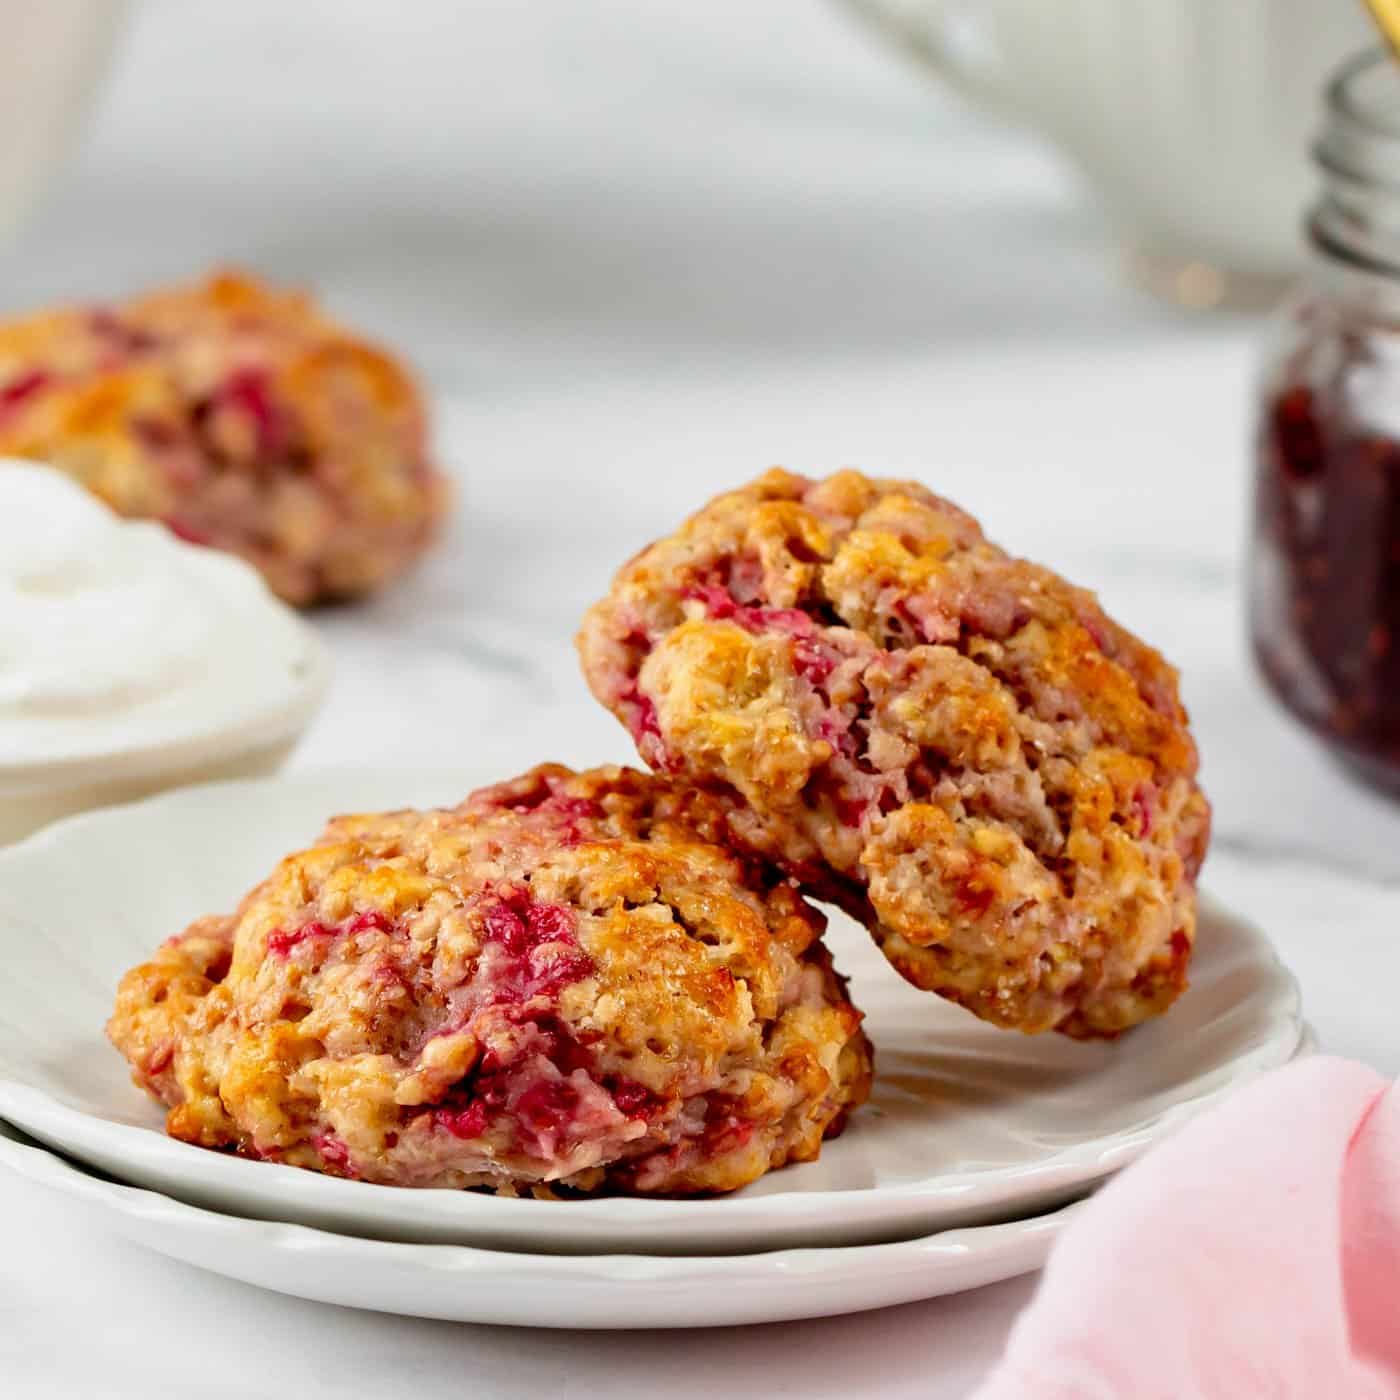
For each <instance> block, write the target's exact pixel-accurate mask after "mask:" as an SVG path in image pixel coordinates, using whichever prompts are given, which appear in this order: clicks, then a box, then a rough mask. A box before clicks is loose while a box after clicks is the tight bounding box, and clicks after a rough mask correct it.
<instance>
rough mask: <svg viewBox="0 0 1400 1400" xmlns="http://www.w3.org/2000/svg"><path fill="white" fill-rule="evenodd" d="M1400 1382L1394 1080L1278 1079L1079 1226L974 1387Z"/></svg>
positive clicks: (1354, 1392) (1221, 1109) (1346, 1065)
mask: <svg viewBox="0 0 1400 1400" xmlns="http://www.w3.org/2000/svg"><path fill="white" fill-rule="evenodd" d="M1197 1396H1199V1397H1206V1400H1215V1397H1220V1400H1250V1397H1254V1396H1266V1397H1289V1400H1292V1397H1295V1396H1296V1397H1299V1400H1334V1397H1335V1400H1372V1397H1386V1398H1387V1400H1390V1397H1400V1088H1397V1087H1396V1086H1394V1085H1392V1084H1391V1083H1390V1082H1389V1081H1388V1080H1385V1079H1383V1078H1382V1077H1381V1076H1380V1075H1378V1074H1377V1073H1376V1072H1375V1071H1374V1070H1371V1069H1367V1068H1366V1067H1365V1066H1364V1065H1360V1064H1356V1063H1354V1062H1352V1061H1349V1060H1339V1059H1333V1058H1328V1057H1322V1056H1319V1057H1316V1058H1312V1059H1307V1060H1302V1061H1300V1062H1298V1063H1297V1064H1293V1065H1290V1066H1289V1067H1287V1068H1286V1069H1282V1070H1278V1071H1276V1072H1274V1073H1272V1074H1269V1075H1266V1076H1265V1077H1264V1078H1262V1079H1261V1080H1259V1081H1258V1082H1257V1083H1255V1084H1253V1085H1251V1086H1249V1087H1248V1088H1247V1089H1244V1090H1243V1091H1241V1092H1240V1093H1239V1094H1237V1095H1235V1096H1233V1097H1232V1098H1230V1100H1229V1101H1228V1102H1226V1103H1224V1104H1221V1105H1220V1106H1218V1107H1217V1108H1215V1109H1213V1110H1211V1111H1210V1112H1208V1113H1206V1114H1203V1115H1202V1116H1201V1117H1200V1118H1199V1119H1197V1120H1196V1121H1194V1122H1193V1123H1191V1124H1190V1125H1189V1126H1188V1127H1187V1128H1185V1129H1184V1130H1183V1131H1182V1132H1181V1133H1180V1134H1178V1135H1177V1136H1176V1137H1173V1138H1172V1139H1171V1140H1169V1141H1168V1142H1166V1143H1164V1144H1163V1145H1162V1146H1160V1147H1158V1148H1155V1149H1154V1150H1153V1151H1152V1152H1150V1153H1148V1154H1147V1156H1146V1157H1144V1158H1143V1159H1142V1160H1141V1161H1140V1162H1138V1163H1136V1164H1135V1165H1134V1166H1132V1167H1130V1168H1129V1169H1128V1170H1127V1171H1125V1172H1123V1173H1122V1175H1121V1176H1119V1177H1117V1178H1116V1179H1115V1180H1113V1181H1112V1182H1110V1183H1109V1184H1108V1185H1107V1186H1106V1187H1104V1189H1103V1190H1102V1191H1100V1192H1099V1193H1098V1195H1097V1196H1095V1197H1094V1199H1093V1200H1092V1201H1090V1202H1089V1203H1088V1204H1087V1205H1086V1206H1085V1207H1084V1208H1083V1210H1082V1212H1081V1213H1080V1214H1079V1215H1078V1217H1077V1218H1076V1219H1075V1220H1074V1221H1073V1222H1072V1223H1071V1224H1070V1226H1069V1227H1068V1228H1067V1229H1066V1231H1065V1233H1064V1235H1063V1236H1062V1237H1061V1238H1060V1240H1059V1242H1058V1243H1057V1244H1056V1246H1055V1249H1054V1251H1053V1253H1052V1254H1051V1257H1050V1262H1049V1264H1048V1265H1047V1266H1046V1270H1045V1274H1044V1277H1043V1279H1042V1281H1041V1286H1040V1289H1039V1291H1038V1292H1037V1294H1036V1296H1035V1299H1034V1301H1033V1302H1032V1303H1031V1305H1030V1306H1029V1307H1028V1308H1027V1310H1026V1311H1025V1313H1024V1314H1022V1316H1021V1318H1020V1319H1019V1321H1018V1322H1017V1324H1016V1327H1015V1328H1014V1330H1013V1331H1012V1334H1011V1339H1010V1341H1009V1343H1008V1345H1007V1350H1006V1355H1005V1357H1004V1359H1003V1360H1002V1362H1001V1364H1000V1366H999V1367H998V1368H997V1370H996V1371H994V1372H993V1373H992V1375H991V1377H990V1378H989V1379H988V1380H987V1381H986V1382H985V1383H984V1385H983V1386H982V1388H981V1389H980V1390H978V1391H977V1393H976V1397H975V1400H1026V1397H1034V1400H1070V1397H1073V1400H1100V1397H1102V1398H1103V1400H1120V1398H1121V1397H1128V1398H1129V1400H1158V1397H1161V1400H1191V1397H1197Z"/></svg>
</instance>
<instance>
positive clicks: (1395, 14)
mask: <svg viewBox="0 0 1400 1400" xmlns="http://www.w3.org/2000/svg"><path fill="white" fill-rule="evenodd" d="M1366 8H1367V9H1369V10H1370V11H1371V18H1372V19H1374V20H1375V21H1376V23H1377V24H1378V25H1379V26H1380V30H1381V33H1382V34H1384V35H1385V38H1386V43H1388V44H1389V45H1390V47H1391V51H1392V52H1393V53H1395V54H1396V55H1397V56H1400V0H1366Z"/></svg>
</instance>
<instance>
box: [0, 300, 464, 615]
mask: <svg viewBox="0 0 1400 1400" xmlns="http://www.w3.org/2000/svg"><path fill="white" fill-rule="evenodd" d="M425 423H426V420H425V413H424V408H423V402H422V399H421V397H420V396H419V393H418V390H417V388H416V387H415V385H414V382H413V380H412V378H411V377H410V376H409V374H408V372H407V371H406V370H405V369H404V368H403V367H402V366H401V365H400V364H398V363H397V362H396V361H395V360H394V359H392V358H391V357H390V356H389V355H388V354H386V353H385V352H384V351H383V350H380V349H376V348H375V347H373V346H370V345H366V344H364V343H363V342H361V341H359V340H357V339H355V338H354V337H353V336H351V335H350V334H349V333H347V332H346V331H345V330H343V329H342V328H341V327H339V326H337V325H336V324H335V323H334V322H332V321H330V320H328V319H327V318H326V317H325V316H323V315H322V314H321V313H320V311H319V310H318V309H317V308H316V306H315V305H314V304H313V303H312V302H311V300H310V299H309V298H308V297H306V296H302V295H298V294H295V293H288V292H279V291H274V290H272V289H270V288H268V287H265V286H263V285H261V284H259V283H258V282H255V281H252V280H249V279H247V278H244V277H240V276H234V275H222V276H216V277H214V278H212V279H211V280H209V281H208V282H206V283H204V284H203V285H201V286H196V287H190V288H180V289H176V290H173V291H166V292H160V293H156V294H154V295H151V296H146V297H142V298H139V299H137V300H135V301H130V302H127V303H125V304H123V305H120V306H113V307H93V308H83V309H78V308H73V309H66V310H61V311H54V312H48V313H44V314H41V315H36V316H33V317H29V318H27V319H25V320H20V321H13V322H10V323H8V324H0V456H9V457H25V458H31V459H34V460H37V461H42V462H47V463H50V464H51V465H53V466H55V467H58V468H59V469H61V470H62V471H65V472H67V473H68V474H69V475H70V476H73V477H74V478H76V479H77V480H78V481H80V482H81V483H82V484H83V485H84V486H86V487H88V488H89V489H90V490H92V491H93V492H95V493H96V494H97V495H98V496H100V497H101V498H102V499H103V500H105V501H106V502H107V504H108V505H110V506H111V507H112V508H113V509H114V510H116V511H117V512H118V513H120V514H122V515H128V516H140V517H152V518H155V519H159V520H163V521H165V522H166V524H168V525H169V526H170V528H171V529H172V530H174V531H175V532H176V533H177V534H179V535H181V536H183V537H184V538H186V539H189V540H192V541H195V542H196V543H200V544H207V545H212V546H214V547H216V548H219V549H226V550H230V551H232V552H233V553H235V554H239V555H242V556H243V558H245V559H247V560H248V561H249V562H250V563H252V564H254V565H255V566H256V567H257V568H259V569H260V570H261V571H262V573H263V575H264V577H266V579H267V581H268V583H269V584H270V585H271V586H272V588H273V590H274V591H275V592H277V593H278V594H280V595H281V596H282V597H283V598H285V599H286V600H287V601H288V602H291V603H296V604H307V603H313V602H317V601H320V600H323V599H332V598H341V597H350V596H353V595H356V594H360V593H365V592H368V591H369V590H371V589H373V588H375V587H377V586H378V585H379V584H381V583H383V582H384V581H385V580H387V579H389V578H391V577H393V576H394V575H395V574H397V573H399V572H400V571H401V570H402V569H404V568H405V567H406V566H407V565H408V564H409V563H410V562H411V561H412V560H413V559H414V558H416V557H417V555H419V554H420V553H421V552H422V551H423V550H424V549H425V548H426V546H427V544H428V543H429V541H430V540H431V538H432V535H433V532H434V528H435V525H436V523H437V521H438V518H439V517H440V515H441V514H442V512H443V509H444V506H445V502H446V491H445V487H444V482H443V478H442V477H441V476H440V475H439V474H438V473H437V472H436V471H435V470H434V468H433V466H432V465H431V463H430V462H429V460H428V456H427V446H426V425H425Z"/></svg>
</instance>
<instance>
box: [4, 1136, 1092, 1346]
mask: <svg viewBox="0 0 1400 1400" xmlns="http://www.w3.org/2000/svg"><path fill="white" fill-rule="evenodd" d="M0 1165H4V1166H6V1167H9V1168H12V1169H13V1170H14V1171H16V1172H18V1173H19V1174H20V1175H21V1176H24V1177H27V1178H28V1179H29V1180H30V1181H32V1182H34V1183H35V1184H37V1185H38V1186H40V1187H42V1188H43V1189H45V1190H48V1191H53V1192H55V1193H57V1194H59V1195H61V1196H62V1197H63V1198H64V1200H65V1201H66V1202H67V1203H68V1204H69V1205H70V1206H71V1207H73V1208H74V1209H75V1210H76V1211H77V1212H78V1214H79V1216H80V1218H82V1219H83V1220H84V1221H85V1222H86V1223H88V1224H90V1225H92V1226H93V1227H95V1228H100V1229H107V1230H112V1231H115V1232H116V1233H117V1234H119V1235H121V1236H123V1237H124V1238H126V1239H129V1240H131V1241H133V1242H134V1243H136V1244H141V1245H145V1246H146V1247H147V1248H148V1249H153V1250H155V1251H156V1252H157V1253H159V1254H164V1255H168V1256H169V1257H170V1258H172V1259H180V1260H183V1261H184V1262H185V1263H187V1264H193V1265H195V1266H196V1267H197V1268H201V1269H208V1270H209V1271H210V1272H211V1273H216V1274H223V1275H225V1276H226V1277H228V1278H234V1279H238V1280H240V1281H241V1282H243V1283H252V1284H256V1285H258V1286H259V1287H261V1288H270V1289H272V1290H274V1291H275V1292H278V1293H290V1294H291V1295H292V1296H293V1297H297V1298H310V1299H311V1300H312V1301H314V1302H318V1303H336V1304H340V1305H341V1306H344V1307H351V1308H372V1309H374V1310H375V1311H377V1312H393V1313H402V1314H405V1315H407V1316H411V1317H436V1318H447V1319H450V1320H452V1321H454V1322H491V1323H503V1324H507V1325H512V1326H518V1327H588V1328H636V1327H728V1326H733V1325H736V1324H739V1323H748V1322H788V1321H791V1320H793V1319H795V1318H804V1317H835V1316H837V1315H838V1314H841V1313H853V1312H864V1311H866V1310H868V1309H870V1308H882V1307H889V1306H891V1305H893V1304H895V1303H911V1302H915V1301H917V1300H919V1299H922V1298H937V1297H940V1296H942V1295H943V1294H945V1293H960V1292H963V1291H964V1290H966V1289H969V1288H980V1287H982V1285H983V1284H988V1283H997V1282H999V1281H1000V1280H1002V1279H1008V1278H1014V1277H1016V1275H1018V1274H1024V1273H1029V1272H1030V1271H1031V1270H1033V1269H1038V1268H1039V1267H1040V1266H1041V1264H1043V1263H1044V1262H1045V1256H1046V1255H1047V1254H1048V1253H1049V1250H1050V1245H1051V1244H1052V1243H1053V1241H1054V1239H1055V1236H1056V1235H1057V1234H1058V1233H1059V1231H1060V1229H1061V1227H1062V1226H1063V1225H1064V1224H1065V1223H1066V1222H1067V1221H1068V1219H1069V1218H1070V1216H1072V1215H1073V1213H1074V1212H1075V1211H1076V1210H1078V1209H1079V1207H1078V1206H1066V1207H1062V1208H1061V1209H1060V1210H1058V1211H1055V1212H1054V1213H1052V1214H1049V1215H1041V1216H1036V1217H1035V1218H1033V1219H1030V1220H1020V1221H1015V1222H1012V1223H1009V1224H1003V1225H982V1226H977V1227H973V1228H969V1229H962V1230H950V1231H948V1232H946V1233H944V1234H939V1235H934V1236H932V1237H931V1238H928V1239H917V1240H908V1241H905V1242H902V1243H898V1244H877V1245H855V1246H851V1247H848V1248H845V1249H841V1248H835V1249H792V1250H779V1251H775V1252H772V1253H766V1254H746V1255H724V1256H718V1257H691V1258H679V1259H678V1258H673V1257H665V1256H659V1257H658V1256H653V1257H647V1256H645V1255H637V1254H596V1255H582V1256H568V1255H557V1254H513V1253H497V1252H494V1251H492V1250H489V1249H469V1248H466V1247H464V1246H461V1245H446V1244H387V1243H384V1242H383V1241H380V1240H366V1239H357V1238H355V1237H353V1236H347V1235H336V1234H329V1233H326V1232H324V1231H321V1230H311V1229H307V1228H306V1227H305V1226H301V1225H283V1224H278V1223H276V1222H270V1221H261V1220H241V1219H239V1218H238V1217H236V1216H231V1215H220V1214H218V1213H217V1212H214V1211H208V1210H201V1209H199V1208H198V1207H196V1206H189V1205H185V1204H184V1203H182V1202H180V1201H175V1200H171V1199H170V1198H169V1197H167V1196H161V1195H158V1194H157V1193H156V1192H154V1191H147V1190H144V1189H142V1188H139V1187H134V1186H123V1185H120V1184H118V1183H116V1182H112V1181H108V1180H106V1179H105V1178H103V1177H99V1176H94V1175H92V1174H91V1173H89V1172H86V1171H83V1170H81V1169H80V1168H78V1167H76V1166H74V1165H73V1164H72V1163H70V1162H68V1161H65V1160H64V1159H63V1158H62V1157H59V1156H57V1155H55V1154H54V1153H52V1152H49V1151H47V1150H45V1149H44V1148H43V1147H41V1146H39V1145H38V1144H37V1143H34V1142H33V1141H31V1140H28V1139H25V1138H23V1137H22V1135H20V1134H19V1133H18V1132H16V1130H15V1129H13V1128H11V1127H10V1126H9V1125H8V1124H6V1123H3V1122H0Z"/></svg>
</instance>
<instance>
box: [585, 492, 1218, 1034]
mask: <svg viewBox="0 0 1400 1400" xmlns="http://www.w3.org/2000/svg"><path fill="white" fill-rule="evenodd" d="M579 644H580V650H581V654H582V659H583V666H584V671H585V673H586V675H587V677H588V681H589V684H590V686H591V687H592V689H593V692H594V694H595V695H596V696H597V697H598V698H599V699H600V700H601V701H602V702H603V703H604V704H605V705H607V706H608V707H609V708H610V709H611V710H612V711H613V712H614V713H615V714H616V715H617V716H618V718H619V719H621V720H622V722H623V723H624V724H625V725H626V726H627V727H628V728H629V729H630V731H631V732H632V735H633V737H634V739H635V740H636V742H637V745H638V748H639V749H640V751H641V754H642V756H643V757H644V758H645V759H646V760H647V761H648V762H649V763H650V764H652V765H653V767H656V768H658V769H662V770H665V771H667V772H669V773H672V774H674V775H677V776H678V777H679V778H682V779H684V780H685V781H688V782H691V783H694V784H696V785H698V786H699V787H701V788H703V789H704V790H705V791H706V792H707V793H708V794H710V795H712V796H713V797H714V799H715V800H717V801H719V802H720V803H722V804H723V805H724V806H725V808H726V812H727V824H728V835H729V837H730V838H731V839H732V840H734V841H736V842H737V843H739V844H740V845H742V846H744V847H746V848H747V849H749V850H750V851H752V852H754V853H756V854H758V855H761V856H763V857H765V858H767V859H771V860H774V861H776V862H778V863H779V864H780V865H781V866H782V868H783V869H785V870H787V871H788V872H789V873H790V874H791V875H793V876H794V877H795V878H796V879H797V880H799V881H800V882H801V883H802V884H803V885H804V886H805V887H806V890H807V892H808V893H809V894H811V895H812V896H813V897H815V898H819V899H826V900H829V901H832V902H835V903H838V904H840V905H841V906H843V907H844V908H846V909H847V910H848V911H849V912H851V913H852V914H853V915H855V916H856V917H857V918H859V919H861V920H862V921H863V922H865V923H866V924H867V925H868V926H869V927H870V928H871V930H872V932H873V933H874V935H875V937H876V939H877V940H878V942H879V943H880V945H881V947H882V948H883V950H884V952H885V955H886V957H887V958H888V959H889V961H890V962H891V963H892V964H893V965H894V966H895V967H896V968H897V969H898V970H899V971H900V972H901V973H903V975H904V976H905V977H906V978H907V979H908V980H909V981H911V982H913V983H914V984H916V985H917V986H919V987H923V988H926V989H929V990H931V991H935V992H939V993H942V994H943V995H944V996H946V997H949V998H951V999H952V1000H954V1001H956V1002H959V1003H961V1004H962V1005H963V1006H966V1007H967V1008H968V1009H969V1010H971V1011H973V1012H975V1013H976V1014H977V1015H978V1016H981V1017H984V1018H985V1019H987V1020H989V1021H993V1022H996V1023H997V1024H999V1025H1003V1026H1012V1027H1017V1028H1019V1029H1021V1030H1024V1031H1040V1030H1045V1029H1049V1028H1051V1027H1054V1028H1056V1029H1058V1030H1061V1031H1064V1032H1066V1033H1068V1034H1070V1035H1076V1036H1110V1035H1113V1034H1115V1033H1117V1032H1119V1031H1122V1030H1124V1029H1125V1028H1127V1027H1129V1026H1132V1025H1134V1024H1135V1023H1137V1022H1139V1021H1142V1020H1143V1019H1145V1018H1147V1017H1149V1016H1153V1015H1156V1014H1158V1013H1160V1012H1162V1011H1164V1010H1166V1008H1167V1007H1168V1006H1169V1005H1170V1004H1171V1003H1172V1001H1173V1000H1174V999H1175V998H1176V997H1177V995H1178V994H1179V993H1180V992H1181V990H1182V989H1183V987H1184V986H1185V985H1186V971H1187V963H1188V961H1189V958H1190V955H1191V947H1192V941H1193V938H1194V935H1195V922H1196V918H1195V879H1196V875H1197V872H1198V870H1199V868H1200V864H1201V861H1202V858H1203V857H1204V854H1205V848H1206V842H1207V838H1208V834H1209V822H1210V809H1209V807H1208V805H1207V803H1206V801H1205V798H1204V797H1203V796H1202V794H1201V792H1200V790H1199V789H1198V788H1197V786H1196V780H1195V775H1196V750H1195V746H1194V744H1193V743H1192V740H1191V736H1190V734H1189V732H1188V730H1187V723H1186V714H1185V712H1184V710H1183V709H1182V707H1181V704H1180V701H1179V700H1178V698H1177V685H1176V673H1175V672H1174V671H1173V670H1172V669H1171V668H1170V667H1169V666H1168V665H1167V664H1166V662H1164V661H1163V660H1162V658H1161V657H1160V656H1159V655H1158V654H1157V653H1156V652H1155V651H1153V650H1152V649H1151V648H1150V647H1147V646H1145V645H1144V644H1143V643H1142V642H1140V641H1138V640H1137V639H1136V638H1135V637H1133V636H1131V635H1130V634H1129V633H1127V632H1125V631H1124V630H1123V629H1122V628H1121V627H1119V626H1117V625H1116V624H1115V623H1114V622H1112V621H1111V620H1110V619H1109V618H1108V617H1106V616H1105V615H1104V613H1103V611H1102V610H1101V609H1100V607H1099V605H1098V602H1097V601H1096V600H1095V598H1094V597H1093V595H1092V594H1090V593H1087V592H1085V591H1083V590H1082V589H1078V588H1074V587H1072V586H1071V585H1069V584H1068V583H1066V582H1065V581H1064V580H1063V579H1061V578H1059V577H1057V576H1056V575H1055V574H1053V573H1050V572H1049V571H1048V570H1046V569H1043V568H1040V567H1038V566H1036V565H1034V564H1030V563H1027V562H1026V561H1024V560H1021V559H1013V558H1011V557H1009V556H1008V555H1007V554H1005V553H1004V552H1003V551H1002V550H1000V549H998V548H997V547H996V546H995V545H993V544H991V543H989V542H988V541H987V540H986V539H985V538H984V537H983V534H982V531H981V529H980V528H979V526H978V524H977V522H976V521H975V520H974V519H972V517H971V516H969V515H967V514H966V513H965V512H964V511H962V510H960V509H958V508H957V507H956V506H954V505H952V504H950V503H949V502H947V501H945V500H942V499H940V498H939V497H937V496H935V495H933V494H932V493H931V492H929V491H928V490H926V489H925V488H924V487H922V486H919V485H916V484H914V483H911V482H902V481H873V480H869V479H867V478H866V477H864V476H861V475H860V474H858V473H856V472H851V471H847V472H841V473H839V474H838V475H836V476H833V477H830V478H828V479H827V480H825V481H811V480H807V479H806V478H803V477H800V476H794V475H791V474H789V473H787V472H784V471H771V472H769V473H768V474H767V475H765V476H763V477H761V478H760V479H759V480H758V481H756V482H754V483H753V484H752V485H750V486H747V487H745V488H743V489H741V490H738V491H733V492H730V493H728V494H727V495H723V496H720V497H718V498H717V499H716V500H714V501H712V502H711V503H710V504H709V505H707V506H706V507H705V508H704V509H703V510H701V511H700V512H699V513H698V514H697V515H695V516H693V517H691V519H690V520H688V521H687V522H686V523H685V524H684V525H683V526H682V527H681V529H680V530H679V531H678V532H677V533H676V534H675V535H673V536H671V537H669V538H667V539H664V540H661V541H659V542H658V543H656V544H654V545H652V546H651V547H650V548H648V549H646V550H644V551H643V552H642V553H641V554H640V555H638V556H637V557H636V558H635V559H633V560H632V561H631V562H630V563H628V564H627V565H625V566H624V567H623V569H622V570H621V572H620V573H619V574H618V575H617V578H616V579H615V581H614V584H613V587H612V591H611V593H610V594H609V596H608V597H607V598H606V599H604V600H603V601H602V602H601V603H599V604H597V605H596V606H595V607H594V608H593V609H592V610H591V611H590V613H589V614H588V617H587V619H586V620H585V622H584V626H583V630H582V633H581V635H580V639H579Z"/></svg>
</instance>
